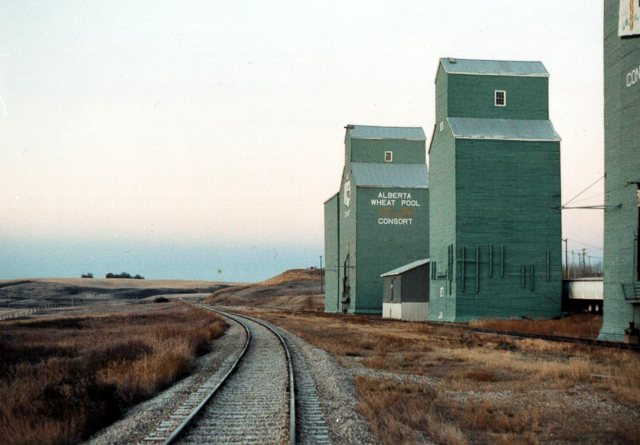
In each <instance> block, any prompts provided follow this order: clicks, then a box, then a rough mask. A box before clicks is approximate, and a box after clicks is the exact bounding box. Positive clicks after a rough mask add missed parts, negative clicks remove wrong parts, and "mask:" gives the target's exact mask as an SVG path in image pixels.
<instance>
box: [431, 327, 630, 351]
mask: <svg viewBox="0 0 640 445" xmlns="http://www.w3.org/2000/svg"><path fill="white" fill-rule="evenodd" d="M429 324H433V325H435V326H445V324H444V323H439V322H429ZM450 326H451V327H454V328H458V329H463V330H465V331H469V332H475V333H478V334H496V335H505V336H507V337H514V338H531V339H536V340H546V341H551V342H555V343H577V344H582V345H589V346H597V347H600V348H610V349H622V350H628V351H631V352H635V353H640V345H630V344H626V343H618V342H613V341H602V340H592V339H588V338H578V337H562V336H559V335H545V334H530V333H528V332H515V331H502V330H499V329H485V328H476V327H473V326H460V325H450Z"/></svg>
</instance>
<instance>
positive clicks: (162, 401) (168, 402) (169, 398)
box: [86, 323, 245, 445]
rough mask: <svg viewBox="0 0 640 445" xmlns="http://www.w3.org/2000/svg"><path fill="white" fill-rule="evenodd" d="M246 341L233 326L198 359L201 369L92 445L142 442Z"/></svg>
mask: <svg viewBox="0 0 640 445" xmlns="http://www.w3.org/2000/svg"><path fill="white" fill-rule="evenodd" d="M244 341H245V334H244V330H243V328H242V327H241V326H239V325H238V324H236V323H230V325H229V329H227V331H226V332H225V334H224V335H223V336H222V337H220V338H218V339H217V340H215V342H214V343H213V350H212V352H210V353H208V354H206V355H203V356H202V357H200V358H199V359H198V363H197V370H196V372H195V373H194V374H192V375H191V376H189V377H187V378H185V379H183V380H181V381H179V382H177V383H176V384H175V385H173V386H171V387H169V388H168V389H166V390H165V391H163V392H162V393H160V394H159V395H158V396H156V397H154V398H153V399H150V400H147V401H146V402H142V403H140V404H138V405H136V406H134V407H132V408H131V409H129V410H128V411H127V413H126V414H125V417H124V418H123V419H121V420H119V421H118V422H116V423H114V424H113V425H111V426H109V427H107V428H105V429H103V430H102V431H100V432H99V433H97V434H96V435H95V436H94V437H92V438H91V439H89V441H87V442H86V443H87V444H91V445H108V444H132V443H138V442H140V441H141V440H142V439H144V438H145V437H146V436H147V435H148V434H150V433H151V432H152V431H154V430H155V429H156V428H157V426H158V425H159V424H160V422H162V421H163V420H164V419H166V418H167V417H169V415H171V413H173V412H174V411H175V410H176V408H177V407H178V406H179V405H180V404H181V403H182V402H183V401H185V400H186V399H187V398H188V397H189V395H190V394H191V393H192V392H193V391H195V390H196V389H198V387H200V385H202V384H203V383H204V382H206V381H207V379H208V378H209V377H210V376H211V375H212V374H213V373H215V372H216V371H217V370H218V368H219V367H220V365H221V364H222V363H223V362H224V361H225V360H226V359H227V358H228V357H229V356H230V355H231V354H233V353H235V351H237V350H238V348H240V349H241V348H242V347H243V345H244Z"/></svg>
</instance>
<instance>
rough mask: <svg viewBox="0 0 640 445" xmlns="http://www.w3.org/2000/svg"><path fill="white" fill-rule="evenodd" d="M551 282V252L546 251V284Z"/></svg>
mask: <svg viewBox="0 0 640 445" xmlns="http://www.w3.org/2000/svg"><path fill="white" fill-rule="evenodd" d="M548 281H551V250H550V249H547V282H548Z"/></svg>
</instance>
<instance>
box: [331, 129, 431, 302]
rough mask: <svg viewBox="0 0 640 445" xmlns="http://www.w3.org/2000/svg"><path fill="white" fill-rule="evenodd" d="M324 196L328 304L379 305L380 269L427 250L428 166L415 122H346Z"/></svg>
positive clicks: (422, 137) (404, 262)
mask: <svg viewBox="0 0 640 445" xmlns="http://www.w3.org/2000/svg"><path fill="white" fill-rule="evenodd" d="M346 129H347V131H346V136H345V141H344V142H345V166H344V170H343V174H342V182H341V184H340V191H339V192H338V193H337V194H336V195H334V196H333V197H331V198H330V199H329V200H328V201H327V202H325V208H324V212H325V213H324V217H325V258H326V263H325V265H326V273H325V276H326V280H325V312H332V313H349V314H355V313H358V314H380V313H382V293H383V283H382V281H383V280H382V278H381V277H380V275H381V274H383V273H385V272H387V271H389V270H392V269H395V268H397V267H400V266H403V265H405V264H407V263H411V262H413V261H415V260H417V259H421V258H425V257H428V256H429V171H428V169H427V164H426V153H425V151H426V150H425V135H424V131H423V130H422V128H416V127H371V126H364V125H348V126H347V127H346Z"/></svg>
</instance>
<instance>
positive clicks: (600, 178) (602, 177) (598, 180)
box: [563, 175, 604, 207]
mask: <svg viewBox="0 0 640 445" xmlns="http://www.w3.org/2000/svg"><path fill="white" fill-rule="evenodd" d="M602 179H604V175H602V176H601V177H599V178H598V179H597V180H596V182H594V183H593V184H591V185H590V186H589V187H587V188H586V189H584V190H583V191H581V192H580V193H578V194H577V195H576V196H574V197H573V198H571V199H570V200H569V201H567V202H566V203H564V205H563V207H564V206H566V205H568V204H569V203H571V202H572V201H573V200H574V199H576V198H577V197H578V196H580V195H582V194H583V193H584V192H586V191H587V190H589V189H590V188H591V187H593V186H594V185H596V184H597V183H598V182H600V181H601V180H602Z"/></svg>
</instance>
